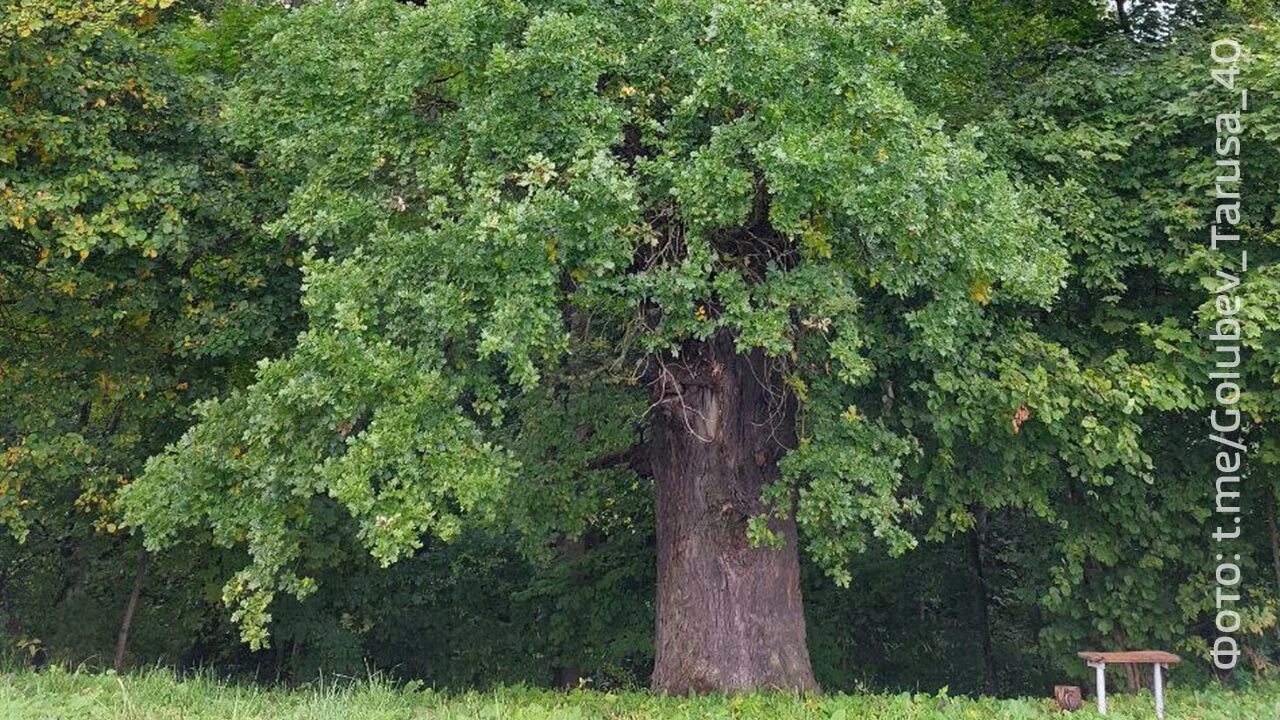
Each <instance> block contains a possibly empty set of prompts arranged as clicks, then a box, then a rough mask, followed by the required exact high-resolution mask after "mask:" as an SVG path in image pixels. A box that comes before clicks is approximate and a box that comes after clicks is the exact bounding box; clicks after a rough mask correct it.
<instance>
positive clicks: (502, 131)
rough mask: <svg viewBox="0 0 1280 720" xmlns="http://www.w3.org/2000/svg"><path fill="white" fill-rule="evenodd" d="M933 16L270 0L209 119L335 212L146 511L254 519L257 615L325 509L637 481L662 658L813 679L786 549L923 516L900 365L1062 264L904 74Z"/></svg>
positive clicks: (852, 5)
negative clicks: (269, 347)
mask: <svg viewBox="0 0 1280 720" xmlns="http://www.w3.org/2000/svg"><path fill="white" fill-rule="evenodd" d="M949 36H950V31H949V29H948V27H947V25H946V22H945V19H944V18H943V17H942V16H941V15H940V14H938V13H937V12H936V11H935V10H934V9H933V6H932V5H931V4H929V3H918V4H917V3H903V4H893V5H889V4H882V3H874V2H857V1H855V2H847V3H834V2H793V3H777V2H750V1H747V0H735V1H732V2H716V3H712V2H684V1H679V2H677V1H670V2H616V3H594V2H573V1H571V0H563V1H559V2H555V1H548V2H532V1H531V2H527V3H516V2H505V3H491V2H480V1H479V0H451V1H447V2H433V3H430V4H428V5H426V6H425V7H412V6H405V5H400V4H396V3H392V2H390V0H361V1H356V2H347V3H334V4H329V3H317V4H314V5H308V6H305V7H303V8H302V9H300V10H298V11H295V12H291V13H289V14H288V15H286V16H283V17H281V18H279V19H277V20H275V21H272V22H268V23H265V24H264V26H263V27H262V28H261V29H260V31H259V37H258V42H257V43H256V54H255V56H254V57H253V58H251V59H250V60H249V61H247V62H246V63H245V65H244V67H245V68H246V70H247V71H246V72H245V73H244V75H243V78H242V80H241V82H240V84H239V87H238V88H237V89H236V92H235V98H234V101H233V102H232V103H231V105H230V107H228V108H227V110H226V118H227V119H228V121H229V122H230V123H231V125H232V126H233V127H234V128H236V131H237V132H238V133H239V135H238V137H239V138H240V141H241V142H243V143H245V144H246V146H247V147H252V148H253V149H255V150H256V151H258V152H259V153H261V155H260V157H261V158H263V160H264V162H265V163H266V166H267V167H268V169H269V171H270V172H273V173H275V175H276V177H277V178H278V180H279V181H280V182H285V183H286V186H287V187H289V188H291V190H290V191H289V192H290V195H289V203H288V210H287V212H286V213H285V214H284V215H283V216H282V217H280V218H279V219H278V220H276V221H275V224H274V225H273V228H274V229H277V230H280V231H287V232H289V233H292V234H296V235H297V236H299V237H300V238H301V239H303V240H304V241H306V242H308V243H311V244H314V245H315V246H316V247H319V248H324V250H323V252H319V251H317V252H315V253H313V254H312V255H311V256H310V258H309V260H308V262H307V264H306V284H305V294H304V306H305V308H306V310H307V313H308V316H309V326H308V329H307V330H306V332H304V333H303V334H302V335H300V336H299V337H298V340H297V344H296V347H295V348H294V349H293V350H292V351H291V352H290V353H288V354H286V355H284V356H283V357H279V358H277V359H274V360H271V361H268V362H264V363H262V364H261V366H260V367H259V370H258V373H257V381H256V383H255V384H254V385H252V386H251V387H249V388H248V389H247V390H245V391H242V392H237V393H234V394H231V395H230V396H228V397H226V398H224V399H222V400H220V401H218V402H215V403H210V404H207V405H205V406H204V407H203V408H202V420H201V422H200V423H199V424H198V425H196V426H195V427H194V428H193V429H192V430H191V431H190V432H189V433H188V434H187V435H186V436H185V437H184V438H183V439H182V440H181V442H179V443H177V444H176V445H175V446H173V447H172V448H171V449H170V450H169V451H168V452H167V453H165V454H163V455H161V456H159V457H157V458H156V459H154V460H153V461H152V462H151V463H150V465H149V467H148V471H147V473H146V475H145V476H144V477H143V478H142V479H141V480H140V481H139V482H138V483H136V484H134V485H133V486H132V487H131V488H130V489H129V491H128V493H127V497H126V500H127V507H128V510H129V513H130V517H131V519H132V521H133V522H134V523H135V524H136V525H138V526H141V527H143V528H144V529H145V530H146V532H147V538H148V543H149V544H150V545H151V546H152V547H161V546H164V545H165V544H167V543H170V542H172V541H174V540H175V539H176V538H178V537H179V536H180V534H181V533H184V532H185V531H186V530H187V529H188V528H192V527H195V528H204V529H207V530H208V532H210V533H211V536H212V539H213V540H214V541H216V542H218V543H221V544H225V545H243V546H245V547H246V548H247V550H248V554H249V557H250V558H251V562H250V563H249V564H248V565H247V566H246V567H245V568H244V569H243V570H242V571H241V572H240V573H238V574H237V575H236V576H235V577H234V578H232V579H231V580H230V581H229V582H228V584H227V586H226V588H225V599H226V600H227V601H228V602H229V603H231V604H232V605H233V606H234V607H235V608H236V617H237V619H238V620H240V621H241V622H242V624H243V628H244V635H245V637H246V639H247V640H249V641H250V642H251V643H252V644H255V645H260V644H263V643H265V642H266V641H267V636H266V630H267V626H268V623H269V621H270V605H271V603H272V600H273V598H274V597H275V596H276V595H277V594H279V593H290V594H295V595H299V596H301V595H305V594H307V593H308V592H309V591H310V590H311V589H312V588H313V587H314V582H313V581H312V580H311V579H310V578H309V577H308V576H307V573H306V572H305V570H304V568H303V567H302V565H301V563H300V558H301V557H302V556H303V555H304V553H305V550H306V548H307V547H308V546H309V545H311V544H314V543H316V542H320V539H318V538H317V537H315V534H314V532H313V530H312V528H313V522H312V521H313V518H314V517H316V515H317V513H320V512H322V511H324V512H325V513H326V516H329V515H330V514H331V512H332V511H333V510H337V511H339V512H340V513H341V514H342V515H344V516H346V517H349V518H350V522H351V523H353V524H354V525H355V526H356V527H357V528H358V536H359V537H360V539H361V540H362V541H363V542H364V544H365V545H366V546H367V547H368V549H369V550H370V551H371V552H372V553H373V554H374V555H375V556H376V557H377V558H379V559H380V560H381V561H383V562H384V563H391V562H394V561H395V560H396V559H398V558H400V557H403V556H405V555H406V554H408V553H412V552H414V551H415V550H416V549H417V548H419V547H421V542H422V540H421V538H423V536H424V535H426V534H435V535H437V536H440V537H442V538H445V539H448V538H451V537H454V536H456V535H457V534H458V533H459V531H460V530H461V529H462V528H464V527H465V526H467V525H477V524H487V525H500V526H509V527H515V528H518V529H520V530H521V531H522V532H523V533H524V534H525V535H526V537H527V538H528V539H529V540H530V544H531V546H535V547H536V546H539V545H540V544H549V543H552V542H557V541H560V540H563V539H566V538H568V539H572V538H575V537H578V536H581V535H582V533H583V532H585V530H586V528H588V527H590V526H592V525H593V524H595V523H598V522H601V518H603V517H606V516H607V517H610V518H617V517H619V516H622V517H625V516H626V515H627V514H628V512H636V511H637V509H636V508H634V507H629V506H628V503H633V502H634V501H633V500H632V498H634V497H635V494H634V493H630V494H627V493H622V492H618V493H615V492H614V489H616V488H629V487H636V486H637V485H636V484H637V483H641V484H642V485H641V486H643V483H645V482H648V481H650V480H651V482H652V487H653V501H654V503H655V508H656V511H655V512H656V544H657V548H658V552H657V556H658V564H659V567H658V574H657V577H658V588H657V606H656V615H657V628H656V657H655V669H654V674H653V685H654V687H655V688H656V689H659V690H664V691H672V692H691V691H708V690H740V689H748V688H754V687H762V686H765V687H777V688H797V689H811V688H814V687H815V682H814V680H813V675H812V671H811V669H810V664H809V659H808V651H807V648H806V639H805V627H804V616H803V613H802V604H801V598H800V586H799V556H798V552H799V549H800V548H801V547H804V548H806V549H807V550H808V551H809V552H810V553H811V554H812V556H813V557H814V558H815V560H817V561H818V562H819V563H820V565H821V566H822V567H824V568H825V569H826V570H827V571H828V572H829V573H830V574H831V576H832V577H833V579H834V580H835V581H837V582H842V583H848V582H850V579H851V578H850V577H849V574H848V571H847V563H848V560H849V558H850V557H851V555H852V554H853V553H856V552H858V551H859V550H861V549H862V548H863V547H865V546H866V545H867V543H868V542H870V541H871V540H872V539H873V538H874V539H876V540H877V541H879V542H883V543H885V544H886V545H888V546H889V548H890V549H894V550H901V549H905V548H906V547H908V546H909V545H910V544H911V542H912V540H911V538H910V536H909V535H908V534H907V533H906V532H905V531H904V530H903V529H902V527H901V526H900V524H899V521H900V520H901V519H902V517H903V516H904V515H907V514H910V513H912V512H913V511H915V510H916V509H917V507H918V503H917V502H916V501H915V500H914V499H913V498H911V497H907V496H904V495H903V494H902V493H900V492H899V484H898V476H899V474H900V465H901V464H902V463H903V462H904V461H906V460H908V459H909V458H912V457H915V456H916V454H917V452H918V450H919V445H918V443H917V442H916V441H915V440H914V438H913V437H912V435H911V433H910V431H909V428H907V427H904V426H903V424H902V423H901V422H900V414H897V415H895V412H896V408H895V402H896V401H897V398H899V397H902V388H895V385H894V382H893V377H892V376H890V375H888V374H886V373H885V372H883V370H884V368H888V367H895V366H898V367H900V366H903V365H904V364H905V365H913V364H914V365H920V366H922V367H929V368H931V369H932V370H934V371H936V372H945V371H946V370H947V369H948V368H952V369H953V370H954V372H955V373H959V374H963V373H967V372H972V371H974V368H975V367H977V372H983V368H982V361H981V354H979V356H978V358H977V359H975V356H974V352H973V351H972V349H973V348H983V347H990V344H989V343H986V342H983V339H984V338H986V337H987V336H988V335H989V334H990V333H991V332H992V330H993V326H994V324H995V322H996V318H998V317H999V316H1001V315H1003V316H1008V315H1009V314H1010V313H1014V314H1016V309H1017V308H1020V307H1027V308H1030V307H1035V306H1044V305H1045V304H1047V303H1048V302H1049V300H1050V299H1051V298H1052V297H1053V295H1054V293H1055V292H1056V290H1057V289H1058V287H1059V283H1060V278H1061V276H1062V271H1063V265H1064V259H1063V257H1064V254H1063V251H1062V249H1061V246H1060V243H1059V241H1058V239H1057V237H1056V235H1055V234H1054V233H1053V232H1051V231H1050V229H1049V227H1048V226H1047V224H1045V223H1042V222H1041V221H1040V220H1039V219H1038V216H1037V215H1036V213H1034V212H1033V211H1031V210H1030V209H1029V207H1028V203H1026V202H1024V201H1023V200H1022V199H1021V197H1020V195H1019V192H1018V191H1017V190H1016V188H1014V187H1013V185H1012V184H1011V182H1010V181H1009V180H1008V179H1007V178H1006V177H1005V176H1004V175H1003V174H1002V173H1000V172H998V171H996V170H993V169H992V167H991V163H990V162H988V160H987V159H986V158H985V157H984V155H983V154H982V153H980V152H978V151H977V150H975V148H974V137H973V133H972V132H971V131H969V130H966V129H962V128H955V127H947V126H945V125H944V123H942V122H941V121H940V120H939V119H938V118H936V117H934V116H932V115H931V114H930V113H929V112H928V111H927V110H926V109H924V106H922V105H921V102H924V100H922V99H923V98H928V97H930V96H931V95H930V94H931V92H932V90H933V89H934V86H935V85H936V83H938V82H940V81H941V78H943V77H944V75H943V73H945V62H946V60H947V58H948V57H949V56H948V54H947V50H946V48H947V38H948V37H949ZM996 308H1000V309H1002V310H1003V312H1002V313H999V314H996V313H993V312H992V311H993V310H994V309H996ZM549 423H553V424H554V426H555V427H556V428H558V429H559V431H558V432H548V430H547V426H548V424H549ZM610 522H614V521H613V520H611V521H610Z"/></svg>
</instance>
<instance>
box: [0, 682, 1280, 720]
mask: <svg viewBox="0 0 1280 720" xmlns="http://www.w3.org/2000/svg"><path fill="white" fill-rule="evenodd" d="M1111 700H1112V702H1111V713H1110V714H1109V715H1108V716H1107V717H1108V718H1111V719H1112V720H1138V719H1139V718H1141V719H1142V720H1149V719H1150V718H1153V717H1155V712H1154V710H1153V705H1152V700H1151V696H1150V695H1147V694H1145V693H1144V694H1139V695H1131V696H1115V697H1113V698H1112V699H1111ZM1064 717H1065V716H1064V715H1062V714H1061V713H1060V712H1059V711H1057V710H1056V709H1055V708H1054V706H1053V702H1052V700H1049V699H1047V698H1034V699H1030V698H1024V699H1017V700H990V699H983V700H971V699H968V698H948V697H945V696H941V695H925V694H917V695H907V694H901V695H835V694H833V695H824V696H820V697H812V698H804V697H796V696H791V695H767V694H760V695H744V696H738V697H730V698H726V697H701V698H694V699H688V698H663V697H656V696H653V695H650V694H647V693H643V692H626V693H604V692H594V691H580V692H572V693H554V692H549V691H544V690H531V689H525V688H508V689H504V690H499V691H495V692H486V693H463V694H454V695H446V694H443V693H437V692H432V691H430V690H422V689H416V688H414V687H413V686H412V685H410V686H408V687H404V686H396V685H393V684H391V683H387V682H382V681H379V680H376V679H374V680H366V681H345V682H338V683H329V682H326V683H316V684H313V685H309V686H305V687H301V688H295V689H288V690H286V689H272V688H263V687H256V686H252V685H242V684H234V683H228V682H223V681H219V680H215V679H211V678H208V677H195V678H188V679H184V680H178V679H176V678H175V677H174V676H173V675H172V674H170V673H168V672H164V671H152V672H146V673H142V674H137V675H126V676H121V677H117V676H115V675H112V674H96V673H84V672H68V671H65V670H59V669H54V670H51V671H49V672H45V673H41V674H38V675H37V674H32V673H28V672H19V673H14V674H5V675H0V718H3V719H4V720H20V719H21V720H53V719H54V718H57V719H58V720H79V719H80V718H94V719H98V718H102V719H104V720H162V719H163V720H168V719H170V718H172V719H174V720H177V719H179V718H181V719H182V720H203V719H206V718H207V719H209V720H215V719H216V720H259V719H260V720H276V719H281V720H302V719H304V718H305V719H307V720H392V719H395V720H401V719H405V720H407V719H410V718H432V719H435V718H439V719H440V720H454V719H459V720H460V719H462V718H468V719H472V718H474V719H476V720H479V719H481V718H489V719H492V720H508V719H511V720H545V719H549V718H556V719H560V718H564V719H565V720H573V719H581V720H588V719H595V718H600V719H602V720H603V719H613V720H631V719H634V720H641V719H646V718H654V719H655V720H675V719H677V718H679V719H682V720H683V719H685V718H688V719H690V720H694V719H697V720H702V719H703V718H732V719H742V720H751V719H759V720H793V719H796V720H798V719H800V718H804V719H806V720H808V719H817V718H829V719H831V720H837V719H843V720H854V719H859V718H861V719H866V720H1038V719H1040V718H1059V719H1061V718H1064ZM1097 717H1098V715H1097V711H1096V710H1094V709H1093V708H1092V707H1091V706H1089V707H1087V708H1086V709H1085V710H1083V711H1081V712H1079V713H1076V714H1074V715H1072V716H1071V718H1072V720H1088V719H1090V718H1097ZM1166 717H1167V718H1168V720H1280V685H1265V686H1260V687H1257V688H1254V689H1252V690H1250V691H1247V692H1228V691H1225V690H1212V691H1192V690H1181V689H1178V688H1174V689H1173V690H1172V691H1171V692H1170V695H1169V703H1168V712H1167V714H1166Z"/></svg>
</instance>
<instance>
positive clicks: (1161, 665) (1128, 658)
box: [1077, 650, 1182, 720]
mask: <svg viewBox="0 0 1280 720" xmlns="http://www.w3.org/2000/svg"><path fill="white" fill-rule="evenodd" d="M1077 654H1078V655H1079V656H1080V658H1081V659H1083V660H1084V661H1085V663H1087V664H1088V665H1089V667H1091V668H1093V669H1094V670H1095V672H1096V673H1097V682H1098V713H1099V714H1101V715H1106V714H1107V664H1108V663H1110V664H1113V665H1150V666H1151V667H1152V669H1153V671H1154V673H1153V674H1154V676H1155V683H1154V685H1155V688H1154V690H1155V693H1156V717H1158V718H1161V720H1163V718H1164V671H1165V670H1168V669H1169V666H1170V665H1176V664H1177V663H1180V662H1182V658H1180V657H1178V656H1177V655H1174V654H1173V653H1167V652H1161V651H1159V650H1137V651H1130V652H1093V651H1089V650H1086V651H1085V652H1082V653H1077Z"/></svg>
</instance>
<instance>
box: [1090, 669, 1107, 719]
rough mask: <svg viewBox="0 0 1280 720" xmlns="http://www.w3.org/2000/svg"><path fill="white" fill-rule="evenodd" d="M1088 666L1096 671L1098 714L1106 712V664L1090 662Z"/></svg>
mask: <svg viewBox="0 0 1280 720" xmlns="http://www.w3.org/2000/svg"><path fill="white" fill-rule="evenodd" d="M1089 667H1091V668H1093V669H1094V671H1095V672H1096V673H1097V674H1096V677H1097V685H1098V692H1097V695H1098V714H1099V715H1106V714H1107V664H1106V663H1104V662H1091V663H1089Z"/></svg>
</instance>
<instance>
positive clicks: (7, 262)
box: [0, 0, 300, 649]
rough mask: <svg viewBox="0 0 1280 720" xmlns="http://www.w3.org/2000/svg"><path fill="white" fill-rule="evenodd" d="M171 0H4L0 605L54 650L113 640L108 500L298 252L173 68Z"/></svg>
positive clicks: (264, 314)
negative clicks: (90, 620) (7, 2)
mask: <svg viewBox="0 0 1280 720" xmlns="http://www.w3.org/2000/svg"><path fill="white" fill-rule="evenodd" d="M169 5H170V3H169V2H134V1H128V2H126V1H123V0H104V1H102V2H91V3H81V2H48V3H44V2H41V3H25V4H19V5H15V6H12V7H9V8H7V9H6V10H5V11H4V12H3V14H0V35H2V36H3V38H4V40H3V41H0V43H2V45H0V52H2V53H3V56H4V57H5V62H4V63H0V218H2V219H3V222H2V223H0V326H2V327H3V332H0V406H3V408H4V412H3V414H2V415H0V443H3V449H4V455H3V460H2V461H0V523H2V524H3V526H4V528H5V529H6V530H7V532H6V534H5V536H4V538H3V540H0V612H3V613H4V614H5V615H6V621H7V623H8V630H9V631H10V633H11V634H13V635H18V636H25V637H28V638H30V637H39V638H41V639H43V640H44V641H46V642H52V643H53V645H54V647H64V648H73V647H93V646H94V644H95V643H96V642H99V641H100V638H101V637H103V636H108V635H109V636H110V637H112V638H116V637H117V636H118V637H119V639H120V643H119V644H120V646H121V648H122V649H123V647H124V646H125V645H126V644H127V639H128V633H127V632H122V633H117V632H116V630H117V628H116V627H115V623H117V622H118V621H119V619H120V613H121V612H122V611H125V610H126V596H128V595H129V594H130V592H131V586H133V584H134V582H135V576H140V575H141V573H137V572H136V570H135V569H136V567H137V566H138V563H139V560H138V557H137V556H138V554H139V553H140V552H141V546H140V543H138V542H136V541H134V540H132V539H131V537H130V535H129V534H128V533H124V532H121V528H120V519H119V517H118V515H117V513H116V512H115V510H114V508H113V503H114V500H115V497H116V495H117V493H118V492H119V490H120V488H121V487H123V486H125V485H127V484H128V483H129V482H130V481H132V479H133V478H134V477H135V476H136V475H137V474H138V473H139V472H140V471H141V469H142V464H143V461H144V460H145V459H146V458H147V457H148V456H149V455H151V454H153V453H155V452H158V451H159V450H160V449H162V448H163V447H164V445H165V444H166V443H167V442H169V441H171V440H173V439H174V438H175V437H177V436H178V435H179V434H180V433H181V431H182V430H183V428H184V427H185V426H186V424H187V423H188V422H189V420H188V418H189V413H190V407H191V402H192V400H193V399H194V398H199V397H208V396H215V395H217V394H219V393H220V392H221V391H222V389H223V388H226V387H227V386H229V385H234V384H236V383H237V382H240V383H243V382H244V381H245V380H246V379H248V378H249V377H250V369H251V362H252V360H254V359H256V358H257V357H258V356H260V355H262V354H264V353H271V352H278V351H279V350H280V348H281V347H282V345H281V339H282V338H283V337H288V335H289V333H287V332H286V333H282V330H285V329H287V328H289V327H290V326H291V325H292V324H293V323H294V321H295V318H296V313H297V310H296V296H297V288H298V278H297V272H296V270H294V269H293V268H292V267H291V266H292V265H293V264H294V263H295V261H296V260H297V258H298V256H299V254H300V248H298V247H297V246H296V245H294V244H291V243H290V242H288V241H287V240H286V239H285V238H283V237H281V236H278V235H277V236H270V235H266V234H264V233H262V232H261V231H260V230H259V226H260V225H261V223H262V222H263V220H264V218H265V217H268V216H269V215H270V214H271V213H272V207H273V205H274V203H273V202H272V200H271V199H270V198H269V197H267V196H266V195H263V194H261V193H260V189H259V186H258V185H259V183H258V181H257V179H256V176H255V173H254V171H253V169H252V167H251V165H250V164H249V162H250V158H251V156H249V155H245V154H240V153H237V152H234V151H233V150H232V149H230V148H228V147H226V146H225V144H223V143H222V142H221V141H220V138H219V131H218V130H217V127H216V126H217V122H216V119H215V117H214V113H215V112H216V103H215V102H214V98H215V97H216V92H215V85H214V84H213V82H212V79H211V78H209V77H207V76H206V75H204V74H202V73H195V72H192V73H186V74H184V73H179V72H177V71H176V69H175V67H174V64H173V62H171V59H170V56H169V52H170V51H172V50H173V48H172V47H169V46H168V45H169V44H168V41H167V38H168V36H167V35H166V34H165V32H164V28H165V27H166V26H172V25H173V24H177V23H182V22H183V18H182V16H180V15H177V14H176V11H175V10H172V9H169ZM143 562H145V560H144V561H143ZM154 572H157V573H159V575H160V576H161V577H163V576H164V573H165V571H164V569H163V568H161V569H158V570H155V571H154ZM136 606H137V603H136V602H135V603H131V604H128V607H129V608H133V607H136ZM131 615H132V611H131V610H130V611H129V612H126V620H125V625H126V626H127V625H128V619H129V617H131ZM85 617H103V618H104V619H106V621H105V622H103V623H102V624H101V625H100V626H99V625H95V626H94V627H93V628H92V629H89V628H87V627H86V626H85V625H84V624H83V623H78V622H64V621H68V620H76V619H79V620H83V618H85ZM107 618H109V619H107ZM99 646H100V645H99Z"/></svg>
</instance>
